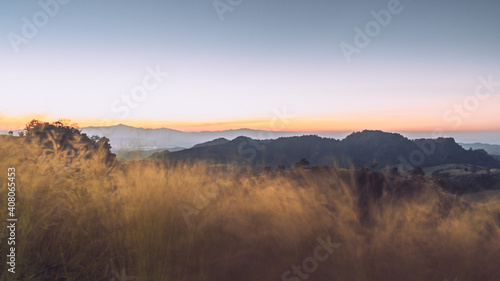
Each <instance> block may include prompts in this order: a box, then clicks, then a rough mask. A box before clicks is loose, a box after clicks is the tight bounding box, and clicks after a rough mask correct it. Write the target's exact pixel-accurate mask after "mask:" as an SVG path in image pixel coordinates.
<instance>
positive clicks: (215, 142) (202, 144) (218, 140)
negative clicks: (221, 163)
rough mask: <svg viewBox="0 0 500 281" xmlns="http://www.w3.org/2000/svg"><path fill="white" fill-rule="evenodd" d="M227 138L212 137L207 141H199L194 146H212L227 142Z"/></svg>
mask: <svg viewBox="0 0 500 281" xmlns="http://www.w3.org/2000/svg"><path fill="white" fill-rule="evenodd" d="M228 142H229V140H228V139H225V138H218V139H214V140H212V141H207V142H204V143H200V144H197V145H195V146H193V148H194V147H204V146H213V145H219V144H226V143H228Z"/></svg>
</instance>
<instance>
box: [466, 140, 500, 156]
mask: <svg viewBox="0 0 500 281" xmlns="http://www.w3.org/2000/svg"><path fill="white" fill-rule="evenodd" d="M459 144H460V145H461V146H462V147H463V148H465V149H483V150H484V151H486V152H488V154H491V155H499V156H500V145H498V144H484V143H477V142H476V143H459Z"/></svg>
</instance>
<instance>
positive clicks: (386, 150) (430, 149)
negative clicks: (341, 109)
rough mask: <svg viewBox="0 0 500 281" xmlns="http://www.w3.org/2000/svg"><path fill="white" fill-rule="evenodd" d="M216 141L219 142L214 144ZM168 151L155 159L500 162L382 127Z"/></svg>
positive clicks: (480, 152) (322, 162) (495, 165)
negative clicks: (341, 134) (344, 133)
mask: <svg viewBox="0 0 500 281" xmlns="http://www.w3.org/2000/svg"><path fill="white" fill-rule="evenodd" d="M215 143H219V144H215ZM213 144H215V145H208V146H207V145H202V146H198V147H193V148H191V149H186V150H183V151H179V152H173V153H168V154H162V153H156V154H154V155H152V156H151V158H154V159H165V160H168V161H173V162H176V161H210V162H214V163H220V164H226V163H230V162H238V163H247V164H250V165H254V166H277V165H284V166H285V167H287V168H290V167H292V166H293V164H294V163H295V162H297V161H299V160H300V159H302V158H306V159H307V160H309V162H310V163H311V165H332V164H334V163H337V165H339V166H340V167H350V166H351V165H353V164H354V165H355V166H366V167H368V166H371V165H372V164H374V163H377V166H376V169H377V170H381V169H383V168H385V167H388V166H396V165H403V166H405V168H407V169H409V168H412V167H414V166H420V167H429V166H436V165H442V164H475V165H481V166H484V167H491V168H500V162H499V161H498V160H495V159H494V158H493V157H491V156H490V155H488V154H487V153H486V152H485V151H484V150H465V149H463V148H462V147H461V146H460V145H459V144H457V143H456V142H455V140H454V139H452V138H438V139H417V140H409V139H408V138H405V137H404V136H402V135H400V134H394V133H386V132H382V131H369V130H365V131H362V132H355V133H352V134H350V135H349V136H347V137H346V138H345V139H343V140H337V139H331V138H321V137H318V136H314V135H309V136H301V137H283V138H278V139H275V140H254V139H251V138H248V137H238V138H235V139H233V140H232V141H228V142H223V141H215V140H214V142H213Z"/></svg>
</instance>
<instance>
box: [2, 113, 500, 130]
mask: <svg viewBox="0 0 500 281" xmlns="http://www.w3.org/2000/svg"><path fill="white" fill-rule="evenodd" d="M33 119H37V120H40V121H44V122H53V121H56V120H58V119H61V118H53V117H52V116H49V115H41V114H33V115H24V116H19V117H8V116H0V130H3V131H9V130H12V131H16V130H22V129H24V128H25V126H26V124H27V123H28V122H29V121H31V120H33ZM64 119H68V118H64ZM439 121H440V122H436V120H434V119H433V118H431V115H427V116H423V117H418V118H417V117H415V116H411V115H383V114H373V115H370V114H369V115H354V114H344V115H342V116H295V117H293V118H289V119H279V118H273V117H271V118H263V117H258V118H241V119H231V120H208V121H166V120H147V119H130V120H110V119H71V123H76V124H77V125H78V126H79V127H80V128H83V127H90V126H96V127H98V126H103V127H107V126H114V125H118V124H123V125H127V126H132V127H137V128H145V129H157V128H168V129H173V130H179V131H183V132H200V131H224V130H236V129H253V130H265V131H283V132H304V133H308V132H310V133H312V132H318V133H320V132H325V133H326V132H353V131H362V130H382V131H387V132H431V131H442V132H460V131H500V125H493V124H490V125H488V124H487V123H484V122H481V121H482V120H481V118H480V119H475V120H464V122H463V124H462V125H461V126H459V127H457V128H454V127H453V126H452V124H448V123H446V122H444V121H441V120H439ZM467 121H471V122H467ZM429 124H432V125H429Z"/></svg>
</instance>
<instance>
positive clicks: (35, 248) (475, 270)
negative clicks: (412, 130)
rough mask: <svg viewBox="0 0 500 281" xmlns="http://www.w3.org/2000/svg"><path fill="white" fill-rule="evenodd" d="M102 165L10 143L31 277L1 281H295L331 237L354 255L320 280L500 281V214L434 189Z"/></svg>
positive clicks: (24, 266)
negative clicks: (286, 278) (379, 190)
mask: <svg viewBox="0 0 500 281" xmlns="http://www.w3.org/2000/svg"><path fill="white" fill-rule="evenodd" d="M102 155H104V153H102V154H95V155H92V157H84V156H68V155H66V154H65V153H64V152H63V151H57V149H56V150H55V151H49V153H47V151H42V148H41V147H40V146H38V145H36V144H28V143H24V142H22V141H21V139H18V138H14V137H10V138H2V139H0V175H1V174H3V175H4V179H2V180H1V181H0V182H1V184H0V186H1V190H0V198H2V199H1V201H0V202H2V203H1V206H2V207H1V210H0V215H1V217H2V218H6V217H7V214H6V210H7V207H6V204H5V203H6V198H7V192H6V190H7V181H6V177H7V176H6V171H7V168H8V167H15V168H16V178H17V196H16V197H17V206H18V208H17V209H16V213H17V218H18V228H17V240H18V243H17V265H16V269H17V273H16V274H11V273H9V272H7V271H6V269H7V265H6V264H5V263H2V265H0V268H2V267H4V270H2V271H1V272H2V273H1V275H0V279H1V280H113V278H114V280H126V279H125V277H126V276H129V277H130V276H134V277H135V279H134V280H281V279H282V277H281V276H282V274H283V272H285V271H286V270H290V269H291V267H292V266H293V265H301V264H302V261H303V260H304V259H305V258H307V257H310V256H312V255H313V251H314V249H315V248H316V247H317V245H318V242H317V240H316V239H317V238H318V237H322V238H326V237H328V236H329V237H330V238H331V240H332V242H334V243H339V244H340V247H339V248H336V249H335V251H334V252H333V253H332V254H331V255H330V256H329V258H328V259H327V260H325V261H324V262H320V263H319V267H318V269H317V270H316V271H314V272H312V273H309V275H310V276H309V280H359V281H361V280H445V279H448V280H452V279H453V278H455V276H457V277H458V280H499V279H500V267H498V261H500V237H499V231H500V208H499V206H498V205H497V204H488V205H484V204H482V205H479V204H466V203H464V202H462V201H461V200H460V199H459V198H456V197H454V196H451V195H448V194H445V193H443V192H442V191H440V189H439V188H438V187H437V186H436V185H434V184H433V183H432V182H430V181H429V180H425V179H415V180H413V181H411V180H407V181H405V183H404V184H401V185H400V186H398V187H397V189H396V190H392V189H390V188H387V187H384V190H383V191H384V192H383V194H382V195H381V196H380V197H378V196H372V195H371V193H370V192H372V190H373V187H372V186H371V184H372V181H371V179H372V178H371V175H370V173H365V174H363V175H360V174H359V173H355V172H349V171H343V170H330V171H323V172H316V173H314V172H310V171H296V172H293V173H285V174H277V175H253V174H251V173H250V172H247V170H245V169H242V170H241V171H239V172H236V173H234V172H230V171H228V170H227V169H223V168H221V167H216V166H211V165H207V164H203V163H199V164H191V165H181V164H178V165H175V166H173V165H172V166H170V165H168V164H162V163H157V162H151V161H139V162H127V163H118V164H116V165H114V166H109V165H106V164H105V161H104V160H103V156H102ZM2 171H3V172H2ZM360 176H361V177H367V178H366V179H367V180H360ZM391 190H392V191H391ZM412 191H414V192H412ZM367 194H368V195H367ZM181 210H182V211H181ZM190 212H191V213H190ZM183 214H184V216H183ZM185 218H187V219H188V220H187V222H188V223H186V220H185ZM0 254H1V256H3V257H5V256H6V255H7V243H6V241H5V240H2V241H1V246H0ZM293 276H295V277H297V276H296V275H293V274H292V275H290V278H291V277H293ZM297 278H298V277H297ZM290 280H301V279H300V278H298V279H290Z"/></svg>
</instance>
